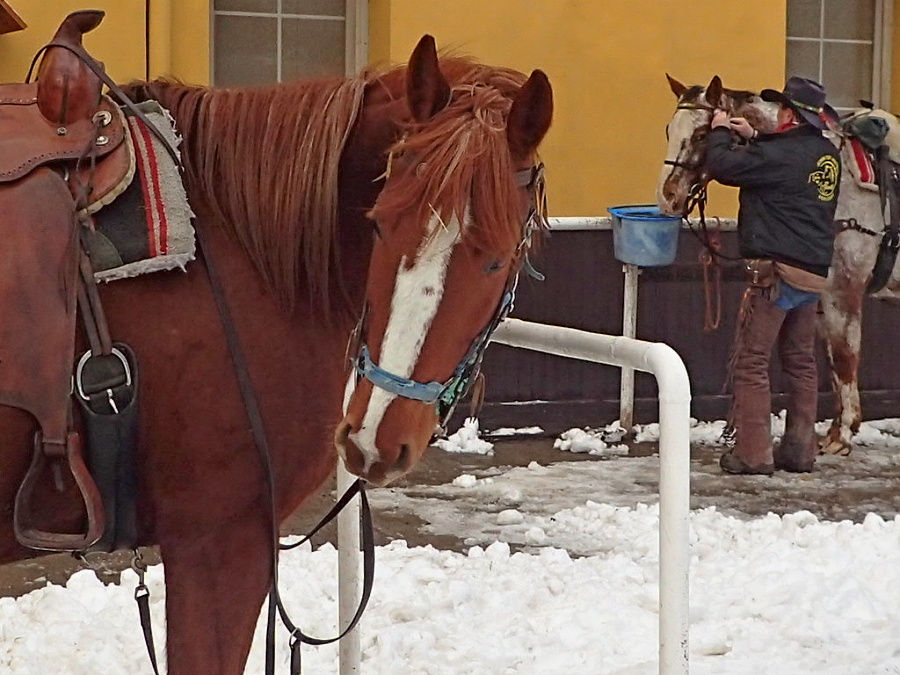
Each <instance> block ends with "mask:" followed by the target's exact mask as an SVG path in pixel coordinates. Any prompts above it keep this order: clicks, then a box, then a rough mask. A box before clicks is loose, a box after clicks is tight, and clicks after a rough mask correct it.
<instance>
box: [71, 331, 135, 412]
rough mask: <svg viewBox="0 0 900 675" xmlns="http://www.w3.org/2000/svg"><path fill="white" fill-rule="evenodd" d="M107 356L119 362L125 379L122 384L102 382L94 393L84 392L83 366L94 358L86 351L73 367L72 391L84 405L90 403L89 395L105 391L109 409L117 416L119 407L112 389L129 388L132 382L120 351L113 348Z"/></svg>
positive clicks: (129, 369) (128, 367)
mask: <svg viewBox="0 0 900 675" xmlns="http://www.w3.org/2000/svg"><path fill="white" fill-rule="evenodd" d="M108 356H114V357H116V358H117V359H118V360H119V361H120V362H121V364H122V374H123V375H124V377H125V380H124V381H123V382H115V383H113V382H109V381H107V382H103V383H102V384H101V386H100V387H99V388H97V389H96V390H95V391H92V392H89V391H86V388H85V384H84V370H85V366H86V365H87V363H88V361H90V360H91V358H93V357H94V354H92V353H91V352H90V351H87V352H85V353H84V354H83V355H82V356H81V358H80V359H79V360H78V365H77V366H76V367H75V377H74V383H73V389H74V393H75V394H77V395H78V397H79V398H80V399H81V400H83V401H85V402H86V403H89V402H90V400H91V395H93V394H97V393H99V392H101V391H105V392H106V397H107V399H108V400H109V407H110V409H111V410H112V411H113V413H114V414H116V415H118V414H119V406H118V405H117V404H116V400H115V397H114V396H113V387H121V386H123V385H124V386H126V387H130V386H131V381H132V380H131V366H130V365H129V364H128V359H127V358H126V357H125V354H123V353H122V351H121V350H120V349H118V348H117V347H113V348H112V350H111V351H110V353H109V355H108ZM97 358H101V357H99V356H98V357H97ZM103 385H106V386H103Z"/></svg>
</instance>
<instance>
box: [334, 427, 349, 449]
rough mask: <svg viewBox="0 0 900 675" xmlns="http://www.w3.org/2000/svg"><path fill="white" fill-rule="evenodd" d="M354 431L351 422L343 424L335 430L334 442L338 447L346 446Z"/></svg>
mask: <svg viewBox="0 0 900 675" xmlns="http://www.w3.org/2000/svg"><path fill="white" fill-rule="evenodd" d="M352 431H353V426H352V425H351V424H350V422H341V423H340V424H339V425H338V427H337V429H335V430H334V442H335V443H336V444H337V445H338V446H341V447H342V446H344V445H345V444H346V443H347V441H348V440H349V439H350V432H352Z"/></svg>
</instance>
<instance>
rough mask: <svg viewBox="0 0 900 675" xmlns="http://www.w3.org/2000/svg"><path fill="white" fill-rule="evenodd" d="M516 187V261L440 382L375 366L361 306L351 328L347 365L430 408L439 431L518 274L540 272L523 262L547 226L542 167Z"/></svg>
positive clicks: (509, 304)
mask: <svg viewBox="0 0 900 675" xmlns="http://www.w3.org/2000/svg"><path fill="white" fill-rule="evenodd" d="M515 178H516V185H518V186H519V187H521V188H524V189H526V190H527V191H528V193H529V195H530V202H531V203H530V207H529V211H528V215H527V216H526V218H525V221H524V223H523V225H522V239H521V240H520V241H519V244H518V246H517V247H516V259H515V260H514V261H513V263H512V269H511V271H510V274H509V277H508V278H507V281H506V286H505V288H504V289H503V294H502V295H501V296H500V302H499V303H498V304H497V308H496V309H495V310H494V313H493V314H492V315H491V318H490V319H489V320H488V322H487V325H486V326H485V327H484V328H483V329H482V330H481V332H480V333H478V335H477V336H476V337H475V339H474V340H473V341H472V344H471V345H470V346H469V349H468V351H466V353H465V355H464V356H463V357H462V360H461V361H460V362H459V363H458V364H457V366H456V368H454V369H453V374H452V375H451V376H450V378H449V379H447V381H445V382H435V381H432V382H417V381H416V380H413V379H410V378H407V377H402V376H400V375H396V374H394V373H391V372H389V371H387V370H385V369H384V368H381V367H380V366H379V365H378V364H376V363H375V362H374V361H373V360H372V357H371V354H370V352H369V347H368V345H367V344H366V342H365V329H366V308H364V309H363V313H362V316H361V317H360V320H359V323H357V325H356V328H355V329H354V331H353V333H352V335H351V337H350V342H349V344H348V347H347V354H348V357H350V362H351V365H352V367H353V368H354V369H355V371H356V375H357V376H358V377H363V378H365V379H367V380H368V381H369V382H371V383H372V384H373V385H374V386H376V387H378V388H380V389H383V390H385V391H387V392H389V393H391V394H395V395H396V396H400V397H402V398H407V399H411V400H414V401H421V402H422V403H428V404H433V405H434V406H435V408H436V411H437V416H438V427H439V432H440V433H443V432H444V431H445V430H446V428H447V423H448V421H449V420H450V416H451V415H452V414H453V411H454V410H455V408H456V405H457V403H459V401H460V400H461V399H462V398H463V397H464V396H465V395H466V394H467V393H468V392H469V391H470V389H471V388H472V385H473V384H474V383H475V381H476V379H477V378H478V376H479V373H480V371H481V362H482V359H483V357H484V352H485V349H486V348H487V346H488V343H489V342H490V339H491V335H493V333H494V331H495V330H496V329H497V326H499V325H500V323H501V322H502V321H503V320H504V319H505V318H506V317H507V316H508V315H509V313H510V312H511V311H512V309H513V305H514V303H515V298H516V286H517V284H518V280H519V272H520V271H521V270H522V269H523V268H524V269H525V270H526V272H527V273H528V274H531V275H537V276H538V277H539V274H538V273H537V272H535V271H534V268H532V267H531V264H530V263H529V261H528V249H529V248H530V246H531V240H532V236H533V235H534V233H535V232H536V231H539V230H541V229H544V228H546V227H547V202H546V196H545V184H544V165H543V163H539V164H537V165H535V166H532V167H529V168H527V169H522V170H521V171H517V172H516V174H515Z"/></svg>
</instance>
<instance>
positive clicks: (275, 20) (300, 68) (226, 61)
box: [212, 0, 355, 86]
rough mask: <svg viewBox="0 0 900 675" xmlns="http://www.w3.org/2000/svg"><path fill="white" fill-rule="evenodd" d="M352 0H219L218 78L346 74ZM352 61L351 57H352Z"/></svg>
mask: <svg viewBox="0 0 900 675" xmlns="http://www.w3.org/2000/svg"><path fill="white" fill-rule="evenodd" d="M353 4H354V3H351V2H348V0H215V1H214V3H213V58H212V63H213V82H214V83H215V84H216V85H220V86H234V85H253V84H264V83H267V82H287V81H290V80H294V79H297V78H300V77H319V76H329V75H344V74H345V71H346V69H347V66H346V65H345V64H346V61H347V52H348V49H347V45H348V44H350V46H351V49H352V44H353V43H352V42H351V41H349V40H348V37H347V33H348V26H349V27H351V28H352V27H353V26H354V25H355V22H354V21H353V18H354V17H353V16H351V17H350V19H351V20H349V21H348V19H347V8H348V7H350V8H351V13H352V6H353ZM351 61H352V59H351Z"/></svg>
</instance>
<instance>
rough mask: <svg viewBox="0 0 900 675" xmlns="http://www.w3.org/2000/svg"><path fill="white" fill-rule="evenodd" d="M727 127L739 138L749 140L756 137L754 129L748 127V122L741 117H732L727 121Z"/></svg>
mask: <svg viewBox="0 0 900 675" xmlns="http://www.w3.org/2000/svg"><path fill="white" fill-rule="evenodd" d="M728 126H729V127H731V130H732V131H734V132H735V133H737V134H738V135H739V136H740V137H741V138H745V139H747V140H750V139H751V138H755V137H756V129H754V128H753V127H752V126H751V125H750V122H748V121H747V120H745V119H744V118H743V117H732V118H731V119H730V120H729V121H728Z"/></svg>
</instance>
